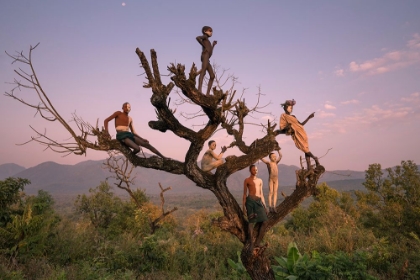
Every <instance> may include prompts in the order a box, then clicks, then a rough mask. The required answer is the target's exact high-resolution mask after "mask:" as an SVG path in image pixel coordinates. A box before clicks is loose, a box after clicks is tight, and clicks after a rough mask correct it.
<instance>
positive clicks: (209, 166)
mask: <svg viewBox="0 0 420 280" xmlns="http://www.w3.org/2000/svg"><path fill="white" fill-rule="evenodd" d="M223 163H224V161H223V159H218V160H215V161H212V162H211V163H209V164H207V165H206V166H205V167H203V168H202V170H203V171H204V172H208V171H211V170H213V169H215V168H217V167H219V166H220V165H222V164H223Z"/></svg>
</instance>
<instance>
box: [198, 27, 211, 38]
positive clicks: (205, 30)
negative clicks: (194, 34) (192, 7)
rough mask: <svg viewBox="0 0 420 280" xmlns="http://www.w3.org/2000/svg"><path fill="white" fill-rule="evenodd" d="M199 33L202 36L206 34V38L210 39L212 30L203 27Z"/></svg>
mask: <svg viewBox="0 0 420 280" xmlns="http://www.w3.org/2000/svg"><path fill="white" fill-rule="evenodd" d="M201 32H202V33H203V35H204V34H207V36H209V37H211V35H213V29H212V28H211V27H210V26H203V28H202V29H201Z"/></svg>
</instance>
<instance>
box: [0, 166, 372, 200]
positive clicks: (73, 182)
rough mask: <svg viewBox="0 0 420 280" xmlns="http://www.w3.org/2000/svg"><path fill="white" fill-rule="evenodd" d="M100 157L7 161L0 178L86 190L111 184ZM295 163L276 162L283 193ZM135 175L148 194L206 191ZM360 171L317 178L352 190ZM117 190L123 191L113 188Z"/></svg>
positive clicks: (57, 189)
mask: <svg viewBox="0 0 420 280" xmlns="http://www.w3.org/2000/svg"><path fill="white" fill-rule="evenodd" d="M103 162H104V161H103V160H99V161H93V160H88V161H83V162H80V163H78V164H75V165H63V164H58V163H55V162H51V161H49V162H44V163H41V164H39V165H37V166H34V167H31V168H28V169H25V168H24V167H21V166H19V165H16V164H13V163H10V164H3V165H0V174H2V175H3V174H4V175H3V179H4V178H7V177H10V176H13V177H21V178H26V179H29V180H30V181H31V184H30V185H28V186H26V188H25V192H27V193H28V194H35V193H37V192H38V190H40V189H43V190H45V191H48V192H49V193H51V194H52V195H77V194H82V193H87V192H88V191H89V188H94V187H96V186H98V185H99V183H100V182H101V181H105V180H107V178H108V180H109V182H110V183H111V185H112V184H114V183H115V180H114V179H112V178H110V177H111V176H112V175H113V174H112V173H110V172H109V171H108V170H107V169H104V165H103ZM257 167H258V169H259V175H258V176H259V177H260V178H262V179H263V181H264V188H265V189H266V188H267V178H268V170H267V168H266V166H265V164H264V163H262V162H259V163H257ZM297 169H299V167H297V166H294V165H285V164H279V176H280V177H279V186H280V189H283V190H284V191H285V193H286V194H289V193H291V192H292V191H293V189H294V184H295V181H296V176H295V170H297ZM133 173H134V176H135V178H136V179H135V181H134V182H135V185H134V186H133V188H136V187H137V188H141V189H144V190H145V191H146V193H148V194H158V193H159V191H160V188H159V185H158V184H159V183H161V184H162V186H164V187H169V186H171V187H172V190H171V191H170V192H168V193H167V195H171V194H193V193H194V194H200V193H202V194H204V193H208V191H207V190H203V189H201V188H198V187H196V186H195V184H194V183H192V182H191V181H190V180H188V179H187V178H186V177H185V176H183V175H173V174H169V173H165V172H162V171H158V170H153V169H146V168H136V169H135V171H133ZM248 176H249V171H248V169H247V168H246V169H243V170H240V171H238V172H236V173H235V174H233V175H232V176H230V177H229V179H228V187H229V189H230V190H231V191H232V193H235V194H237V193H239V194H240V193H241V192H242V190H243V181H244V179H245V178H246V177H248ZM363 179H364V172H362V171H351V170H336V171H327V172H326V173H325V174H324V175H323V177H321V179H320V182H328V184H329V185H330V186H331V187H334V188H337V189H340V190H354V189H360V188H363V186H362V184H361V183H362V182H363ZM115 190H116V192H117V193H124V192H123V191H121V190H119V189H117V188H115Z"/></svg>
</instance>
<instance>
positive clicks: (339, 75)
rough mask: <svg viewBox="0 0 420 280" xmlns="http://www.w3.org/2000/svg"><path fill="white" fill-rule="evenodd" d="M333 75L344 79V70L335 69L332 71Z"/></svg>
mask: <svg viewBox="0 0 420 280" xmlns="http://www.w3.org/2000/svg"><path fill="white" fill-rule="evenodd" d="M334 74H335V75H336V76H337V77H344V69H337V70H335V71H334Z"/></svg>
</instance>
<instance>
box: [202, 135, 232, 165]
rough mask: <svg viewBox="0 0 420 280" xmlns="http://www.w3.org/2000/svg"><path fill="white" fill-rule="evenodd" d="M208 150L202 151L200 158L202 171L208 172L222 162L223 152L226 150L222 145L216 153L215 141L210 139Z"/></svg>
mask: <svg viewBox="0 0 420 280" xmlns="http://www.w3.org/2000/svg"><path fill="white" fill-rule="evenodd" d="M208 145H209V148H208V150H207V151H206V152H205V153H204V155H203V158H202V159H201V169H202V170H203V171H204V172H209V171H211V170H213V169H215V168H217V167H219V166H220V165H222V164H223V163H224V161H223V158H222V157H223V153H224V152H226V150H227V148H226V146H223V147H222V152H221V153H220V154H216V153H215V152H214V150H215V149H216V141H214V140H210V141H209V143H208Z"/></svg>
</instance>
